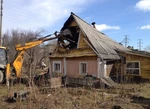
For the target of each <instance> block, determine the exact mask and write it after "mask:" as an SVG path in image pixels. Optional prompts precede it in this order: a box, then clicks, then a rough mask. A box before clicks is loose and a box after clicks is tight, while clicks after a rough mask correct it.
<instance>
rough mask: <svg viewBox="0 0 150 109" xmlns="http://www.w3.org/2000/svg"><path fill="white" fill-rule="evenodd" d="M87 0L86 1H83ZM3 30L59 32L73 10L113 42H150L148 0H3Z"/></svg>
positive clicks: (132, 44) (148, 43) (130, 43)
mask: <svg viewBox="0 0 150 109" xmlns="http://www.w3.org/2000/svg"><path fill="white" fill-rule="evenodd" d="M87 1H88V2H87ZM3 6H4V7H3V8H4V10H3V32H5V31H6V30H11V29H16V28H19V29H25V30H33V31H36V30H45V33H44V34H51V33H54V32H55V31H59V30H60V28H61V27H62V26H63V24H64V22H65V21H66V20H67V18H68V17H69V16H70V12H74V13H75V14H76V15H78V16H79V17H80V18H82V19H83V20H85V21H86V22H88V23H92V22H93V21H94V22H96V27H97V29H98V30H99V31H101V32H103V33H105V34H106V35H107V36H109V37H110V38H112V39H113V40H115V41H117V42H121V41H123V39H124V38H125V35H127V36H128V38H129V43H128V45H130V46H134V48H138V44H137V43H138V39H142V49H144V48H145V47H146V46H147V45H150V0H28V1H27V0H11V1H10V0H4V3H3Z"/></svg>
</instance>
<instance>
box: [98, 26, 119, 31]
mask: <svg viewBox="0 0 150 109" xmlns="http://www.w3.org/2000/svg"><path fill="white" fill-rule="evenodd" d="M95 26H96V28H97V29H98V30H99V31H103V30H119V29H120V27H119V26H110V25H106V24H100V25H95Z"/></svg>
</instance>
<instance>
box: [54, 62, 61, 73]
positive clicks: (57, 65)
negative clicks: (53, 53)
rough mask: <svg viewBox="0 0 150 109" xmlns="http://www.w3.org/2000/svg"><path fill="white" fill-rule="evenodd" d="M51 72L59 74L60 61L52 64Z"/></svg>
mask: <svg viewBox="0 0 150 109" xmlns="http://www.w3.org/2000/svg"><path fill="white" fill-rule="evenodd" d="M53 72H61V62H60V61H54V62H53Z"/></svg>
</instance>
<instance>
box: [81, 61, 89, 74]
mask: <svg viewBox="0 0 150 109" xmlns="http://www.w3.org/2000/svg"><path fill="white" fill-rule="evenodd" d="M82 64H86V73H83V72H82V71H81V65H82ZM87 73H88V63H87V62H80V63H79V75H87Z"/></svg>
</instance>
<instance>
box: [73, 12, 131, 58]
mask: <svg viewBox="0 0 150 109" xmlns="http://www.w3.org/2000/svg"><path fill="white" fill-rule="evenodd" d="M71 16H73V18H74V19H75V21H76V22H77V24H78V25H79V27H80V29H81V31H82V32H83V33H84V34H85V36H86V37H87V38H86V39H87V40H88V41H89V43H90V44H91V45H92V47H93V49H95V50H96V51H97V54H98V55H99V56H100V58H102V59H114V60H116V59H120V57H119V55H118V53H117V52H116V51H122V52H126V51H130V50H129V49H127V48H125V47H123V46H122V45H120V44H119V43H117V42H115V41H113V40H112V39H111V38H109V37H107V36H106V35H104V34H103V33H101V32H99V31H98V30H96V29H95V28H93V27H92V26H91V25H89V24H88V23H87V22H85V21H84V20H82V19H81V18H79V17H78V16H76V15H75V14H74V13H71Z"/></svg>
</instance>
